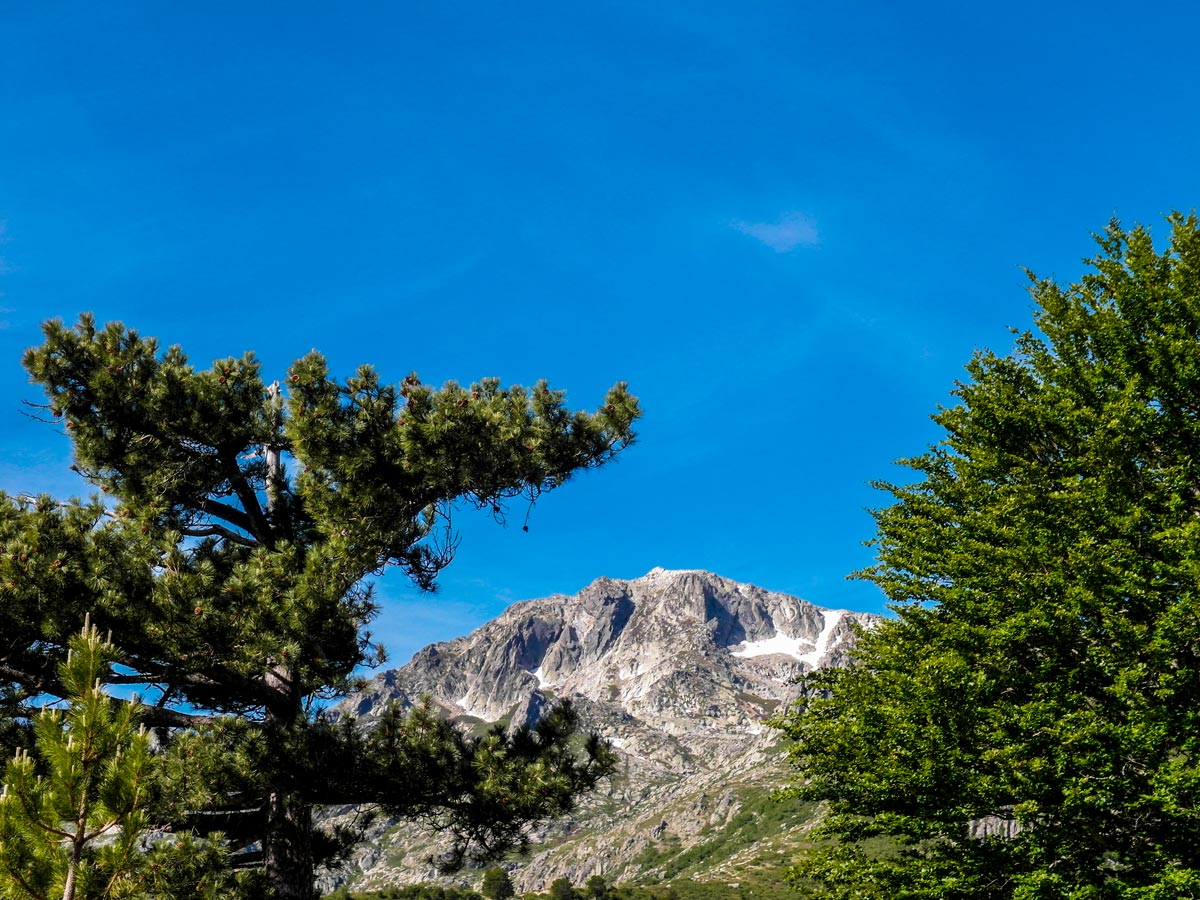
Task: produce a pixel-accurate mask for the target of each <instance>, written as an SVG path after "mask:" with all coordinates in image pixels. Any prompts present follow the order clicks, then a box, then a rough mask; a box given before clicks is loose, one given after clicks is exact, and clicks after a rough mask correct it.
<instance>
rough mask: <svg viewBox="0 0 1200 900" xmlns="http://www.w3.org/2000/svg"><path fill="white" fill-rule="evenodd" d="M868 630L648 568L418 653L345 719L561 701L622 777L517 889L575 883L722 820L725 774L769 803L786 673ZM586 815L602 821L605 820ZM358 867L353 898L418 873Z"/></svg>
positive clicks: (468, 712) (696, 577) (795, 601)
mask: <svg viewBox="0 0 1200 900" xmlns="http://www.w3.org/2000/svg"><path fill="white" fill-rule="evenodd" d="M877 620H878V617H877V616H872V615H868V614H864V613H854V612H848V611H846V610H829V609H823V608H821V607H818V606H814V605H813V604H811V603H809V602H807V601H805V600H801V599H800V598H798V597H793V596H791V595H789V594H782V593H778V592H774V591H768V590H765V589H763V588H760V587H755V586H754V585H749V584H741V583H739V582H736V581H731V580H729V579H727V578H723V577H721V576H719V575H715V574H713V573H711V572H706V571H704V570H700V569H681V570H679V569H676V570H672V569H664V568H661V567H659V568H654V569H651V570H650V571H649V572H647V573H646V574H645V575H643V576H641V577H640V578H634V579H629V580H622V579H615V578H599V579H597V580H595V581H593V582H592V583H591V584H589V585H587V587H585V588H583V590H581V591H580V592H579V593H578V594H575V595H571V596H568V595H562V594H559V595H554V596H551V597H545V598H542V599H538V600H525V601H522V602H520V603H516V604H514V605H513V606H511V607H509V608H508V609H507V610H505V611H504V612H503V613H502V614H501V615H500V616H498V617H497V618H496V619H494V620H492V621H491V622H488V623H487V624H485V625H483V626H481V627H479V628H477V629H476V630H475V631H473V632H472V633H471V634H469V635H466V636H465V637H460V638H457V639H455V640H453V641H448V642H446V643H442V644H433V645H431V646H429V647H426V648H425V649H424V650H422V651H420V652H419V653H417V654H416V655H415V656H414V657H413V659H412V662H410V663H409V664H408V665H406V666H404V667H403V668H401V669H399V670H395V671H392V672H387V673H384V674H383V675H381V676H379V677H377V678H376V679H375V680H374V681H373V682H372V684H371V685H370V687H369V688H368V690H367V691H365V692H363V693H362V694H360V695H358V696H357V697H354V698H349V699H348V700H347V701H346V703H345V704H344V706H343V708H344V709H345V710H346V711H348V712H351V713H354V714H356V715H358V716H359V717H360V718H362V719H364V720H366V721H368V722H369V721H370V720H371V718H373V717H374V716H375V715H378V713H379V712H381V711H382V710H383V709H385V708H386V707H387V705H388V703H389V702H391V701H399V702H400V703H401V704H403V705H408V704H411V703H414V702H418V701H419V700H420V699H421V698H422V697H423V696H428V697H430V698H431V699H432V701H433V702H434V703H435V704H437V705H438V706H440V707H441V709H442V710H443V712H444V714H445V715H446V716H448V717H449V718H451V719H457V720H460V721H461V722H463V723H464V724H468V725H472V724H478V722H480V721H485V722H493V721H500V720H503V721H507V722H508V723H509V725H510V727H516V726H518V725H521V724H533V723H534V722H536V720H537V719H538V717H539V716H540V715H541V714H542V713H543V711H544V710H545V709H546V708H548V706H549V705H550V703H551V702H552V701H553V700H556V699H565V698H570V699H571V700H572V702H573V703H574V704H575V708H576V709H577V710H578V712H579V713H580V717H581V724H582V726H583V727H584V728H585V729H587V730H589V731H594V732H597V733H599V734H600V735H601V736H602V737H604V738H607V739H608V740H609V741H610V743H611V744H612V746H613V747H614V748H615V750H616V752H617V754H618V756H619V757H620V758H621V761H622V767H621V772H622V774H621V775H620V776H619V777H617V778H615V779H614V783H613V787H612V791H613V793H612V795H610V797H609V798H608V800H604V799H603V798H599V799H597V800H596V801H595V803H596V804H598V806H597V808H596V809H591V810H590V811H589V812H588V815H587V818H588V819H589V821H590V820H591V819H595V821H594V822H593V823H592V824H593V825H595V837H594V839H593V838H586V839H585V838H583V837H580V840H587V841H593V840H594V844H595V845H594V846H592V845H590V844H589V847H588V848H587V849H586V851H585V850H584V849H582V848H581V847H578V846H574V845H573V844H571V845H563V846H561V847H559V849H558V850H556V851H546V853H543V854H539V855H538V856H537V857H536V858H535V860H533V861H531V862H530V864H529V865H528V866H526V867H525V869H524V873H523V876H522V879H521V880H522V881H524V882H525V885H524V888H525V889H535V888H536V887H538V886H541V885H543V884H545V883H548V882H549V881H550V880H551V879H553V878H555V877H560V876H567V877H571V878H572V879H573V880H576V881H582V880H583V879H585V878H586V877H587V875H588V874H592V871H591V870H589V871H584V870H583V868H580V867H587V866H591V865H593V863H592V862H591V860H595V859H599V858H604V859H606V860H607V862H606V863H605V866H606V869H605V873H606V874H609V873H610V872H611V873H612V874H614V875H615V874H617V873H619V872H622V871H633V870H632V869H628V868H625V867H629V866H634V865H635V864H636V862H635V861H636V858H637V855H638V853H639V852H641V851H642V850H644V849H645V847H646V846H647V845H646V843H645V842H646V841H647V840H649V838H647V837H646V835H647V834H654V833H657V832H655V829H660V830H661V828H662V827H663V825H664V823H667V822H668V821H670V822H671V823H672V828H678V829H680V830H681V832H682V831H686V830H687V829H688V828H691V829H692V830H693V831H696V833H697V834H698V833H699V832H698V831H697V829H698V828H699V826H697V825H696V822H697V821H698V820H697V818H696V816H698V815H700V814H701V812H698V810H700V811H703V810H707V811H705V812H703V815H705V816H708V817H710V818H711V817H713V816H717V817H719V818H720V820H721V821H726V820H730V817H732V816H733V815H734V814H735V813H736V811H737V809H738V806H739V803H740V801H739V800H737V799H736V796H735V793H733V792H731V791H732V789H731V787H730V785H731V784H733V783H734V780H735V779H737V778H740V779H743V781H744V783H745V784H747V785H758V786H759V788H756V789H761V790H765V791H768V792H769V791H770V790H771V789H772V786H771V784H767V783H766V782H767V781H770V780H771V779H773V778H778V782H779V783H780V784H782V781H783V779H784V774H783V768H782V764H781V762H780V760H779V753H778V750H777V748H776V747H775V744H774V741H775V735H774V733H773V732H771V731H770V730H769V729H767V728H766V726H765V724H764V720H765V719H766V718H768V717H769V716H770V715H772V714H773V713H774V712H775V711H776V710H778V709H779V708H780V706H781V705H782V704H786V703H788V702H789V701H791V700H792V699H794V698H795V695H796V691H797V690H798V688H797V687H796V683H795V682H796V677H797V676H798V675H802V674H803V673H804V672H807V671H810V670H812V669H815V668H821V667H825V666H833V665H841V664H843V663H844V662H845V661H846V659H847V658H848V657H847V653H848V651H849V649H850V648H851V646H852V645H853V642H854V640H855V637H856V635H857V630H856V629H857V628H858V627H868V628H869V627H871V626H872V625H873V624H874V623H875V622H876V621H877ZM765 773H773V774H770V775H768V774H765ZM687 798H691V799H687ZM606 804H607V806H606ZM695 804H699V806H696V805H695ZM600 808H605V809H608V808H611V809H612V810H615V811H616V812H614V813H613V817H612V818H611V820H610V819H607V818H604V815H602V814H601V813H600V811H599V810H600ZM597 817H598V818H597ZM677 820H678V821H677ZM713 821H716V819H713ZM563 827H565V828H567V829H568V831H570V829H571V828H573V827H575V826H572V825H570V824H568V825H566V826H563ZM589 827H590V826H589ZM583 833H585V834H587V833H592V832H589V831H588V830H587V828H585V829H584V831H583ZM402 834H403V835H405V836H406V837H405V838H404V840H411V839H412V835H411V833H410V832H408V831H403V832H402ZM694 838H695V835H693V838H689V840H692V839H694ZM389 840H392V839H389ZM394 840H400V838H394ZM568 847H574V849H568ZM410 850H411V848H410ZM389 852H390V851H389ZM409 856H412V857H413V860H414V862H413V863H412V865H416V862H415V860H416V859H417V858H418V857H416V856H414V855H413V853H412V852H407V855H406V859H407V858H408V857H409ZM387 858H388V854H387V853H383V852H382V851H380V855H379V859H380V860H383V859H387ZM360 865H361V866H362V868H363V870H364V873H363V876H364V878H366V880H365V881H362V882H359V883H360V884H361V885H362V886H364V887H366V886H368V885H371V884H386V883H388V882H389V881H394V880H419V879H420V878H421V877H424V876H422V875H421V874H419V870H416V869H414V870H412V871H408V870H405V871H407V874H403V873H401V871H400V870H397V869H395V868H392V867H391V865H390V864H385V863H383V862H379V866H381V867H380V868H378V869H375V870H374V874H373V875H372V874H371V873H369V872H366V871H365V870H367V869H371V867H372V866H373V865H375V863H371V862H368V861H367V860H365V859H364V860H362V861H360ZM405 865H406V866H407V865H409V863H405ZM375 879H378V880H375Z"/></svg>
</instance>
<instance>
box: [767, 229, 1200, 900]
mask: <svg viewBox="0 0 1200 900" xmlns="http://www.w3.org/2000/svg"><path fill="white" fill-rule="evenodd" d="M1170 221H1171V225H1172V235H1171V241H1170V246H1169V247H1168V248H1167V249H1166V250H1164V251H1162V252H1159V251H1157V250H1156V249H1155V247H1154V245H1153V242H1152V240H1151V236H1150V234H1149V233H1148V231H1147V230H1145V229H1144V228H1136V229H1133V230H1132V231H1128V232H1127V231H1125V230H1123V229H1122V228H1121V227H1120V226H1119V225H1118V224H1117V223H1115V222H1114V223H1113V224H1111V225H1110V227H1109V229H1108V230H1107V232H1106V233H1105V234H1104V235H1102V236H1100V237H1099V238H1098V241H1099V243H1100V248H1101V252H1100V253H1099V254H1098V255H1097V256H1096V257H1095V258H1094V259H1093V260H1091V261H1090V263H1091V268H1092V271H1091V272H1089V273H1088V274H1087V275H1085V277H1084V278H1083V279H1082V280H1081V281H1080V282H1078V283H1076V284H1072V285H1070V286H1068V287H1061V286H1059V285H1057V284H1055V283H1054V282H1052V281H1049V280H1044V279H1034V280H1033V286H1032V294H1033V297H1034V299H1035V300H1036V302H1037V304H1038V311H1037V313H1036V323H1037V326H1038V329H1039V331H1040V334H1033V333H1026V334H1022V335H1020V336H1019V338H1018V341H1017V346H1016V351H1015V352H1014V353H1012V354H1011V355H1008V356H998V355H996V354H993V353H989V352H980V353H978V354H977V355H976V357H975V358H974V360H973V361H972V362H971V364H970V366H969V367H968V372H969V375H970V379H969V381H967V382H965V383H963V384H960V385H959V386H958V388H957V390H956V391H955V394H956V396H957V398H958V403H957V405H955V406H952V407H950V408H948V409H944V410H942V411H941V412H939V413H938V414H937V415H936V416H935V417H934V419H935V421H936V422H938V423H939V424H940V425H941V426H942V428H943V429H944V431H945V434H944V437H943V438H942V440H941V441H940V442H939V443H938V444H937V445H935V446H934V447H932V448H930V449H929V450H928V451H927V452H926V453H924V454H923V455H921V456H918V457H916V458H914V459H911V460H909V461H907V465H908V466H909V467H911V468H912V469H913V470H914V471H915V472H916V474H917V476H918V479H917V480H916V481H915V483H913V484H907V485H883V487H884V489H885V490H887V491H888V492H889V493H890V494H891V495H892V498H893V501H894V502H893V503H892V505H890V506H887V507H885V508H883V509H881V510H879V511H878V512H877V513H876V520H877V524H878V537H877V538H876V547H877V551H878V563H877V565H876V566H875V567H874V568H872V569H871V570H869V571H868V572H867V573H866V576H867V577H869V578H870V579H871V580H873V581H874V582H875V583H876V584H877V585H879V586H880V587H881V588H882V589H883V590H884V592H885V593H886V594H887V596H888V598H889V599H890V600H891V602H892V604H893V609H894V610H895V612H896V618H895V619H894V620H890V621H887V622H885V623H884V624H883V625H882V626H880V627H879V628H878V629H876V630H874V631H872V632H870V633H868V634H865V635H864V636H863V638H862V640H861V642H860V643H859V645H858V647H857V649H856V651H855V657H856V664H855V665H854V666H853V667H851V668H849V669H846V670H844V671H833V672H828V673H824V674H822V675H819V676H817V677H815V678H812V679H810V681H809V683H808V686H807V687H808V692H807V695H806V699H805V700H804V702H803V703H802V704H800V706H799V707H798V708H797V709H796V710H794V711H793V712H792V713H791V714H790V715H788V716H787V717H786V719H785V721H784V723H783V724H784V725H785V726H786V728H787V730H788V732H789V733H790V734H791V736H792V737H793V738H795V740H796V744H795V750H794V758H795V760H796V762H797V764H798V765H799V774H798V777H797V782H796V786H795V792H796V793H798V794H800V795H802V796H804V797H807V798H809V799H813V800H821V801H825V802H827V803H828V804H829V805H830V808H831V817H830V819H829V820H828V824H827V826H826V828H825V834H826V836H827V837H831V838H836V839H837V840H836V842H834V843H832V844H829V845H827V846H826V847H825V848H824V849H821V850H818V851H816V852H814V853H813V854H811V855H809V856H808V857H806V858H805V859H804V860H802V861H801V863H800V865H799V866H798V867H797V876H798V877H799V878H800V883H801V884H802V885H803V886H804V887H805V888H806V890H807V891H808V892H809V896H820V897H827V898H845V900H849V898H856V900H870V898H879V900H884V898H887V900H892V898H930V900H932V898H948V897H954V898H962V900H992V898H996V900H999V898H1004V900H1008V898H1020V900H1033V898H1037V900H1059V898H1061V900H1067V898H1071V900H1084V898H1087V900H1093V898H1095V900H1110V898H1111V900H1134V898H1136V900H1177V898H1185V897H1197V896H1200V802H1198V797H1200V793H1198V789H1200V753H1198V750H1200V745H1198V743H1197V742H1198V740H1200V738H1198V735H1200V706H1198V705H1197V703H1196V698H1197V697H1200V540H1198V538H1200V404H1198V403H1197V398H1198V397H1200V221H1198V220H1197V218H1196V217H1195V216H1194V215H1192V216H1182V215H1178V214H1176V215H1173V216H1172V217H1171V219H1170ZM901 848H903V849H901Z"/></svg>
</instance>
